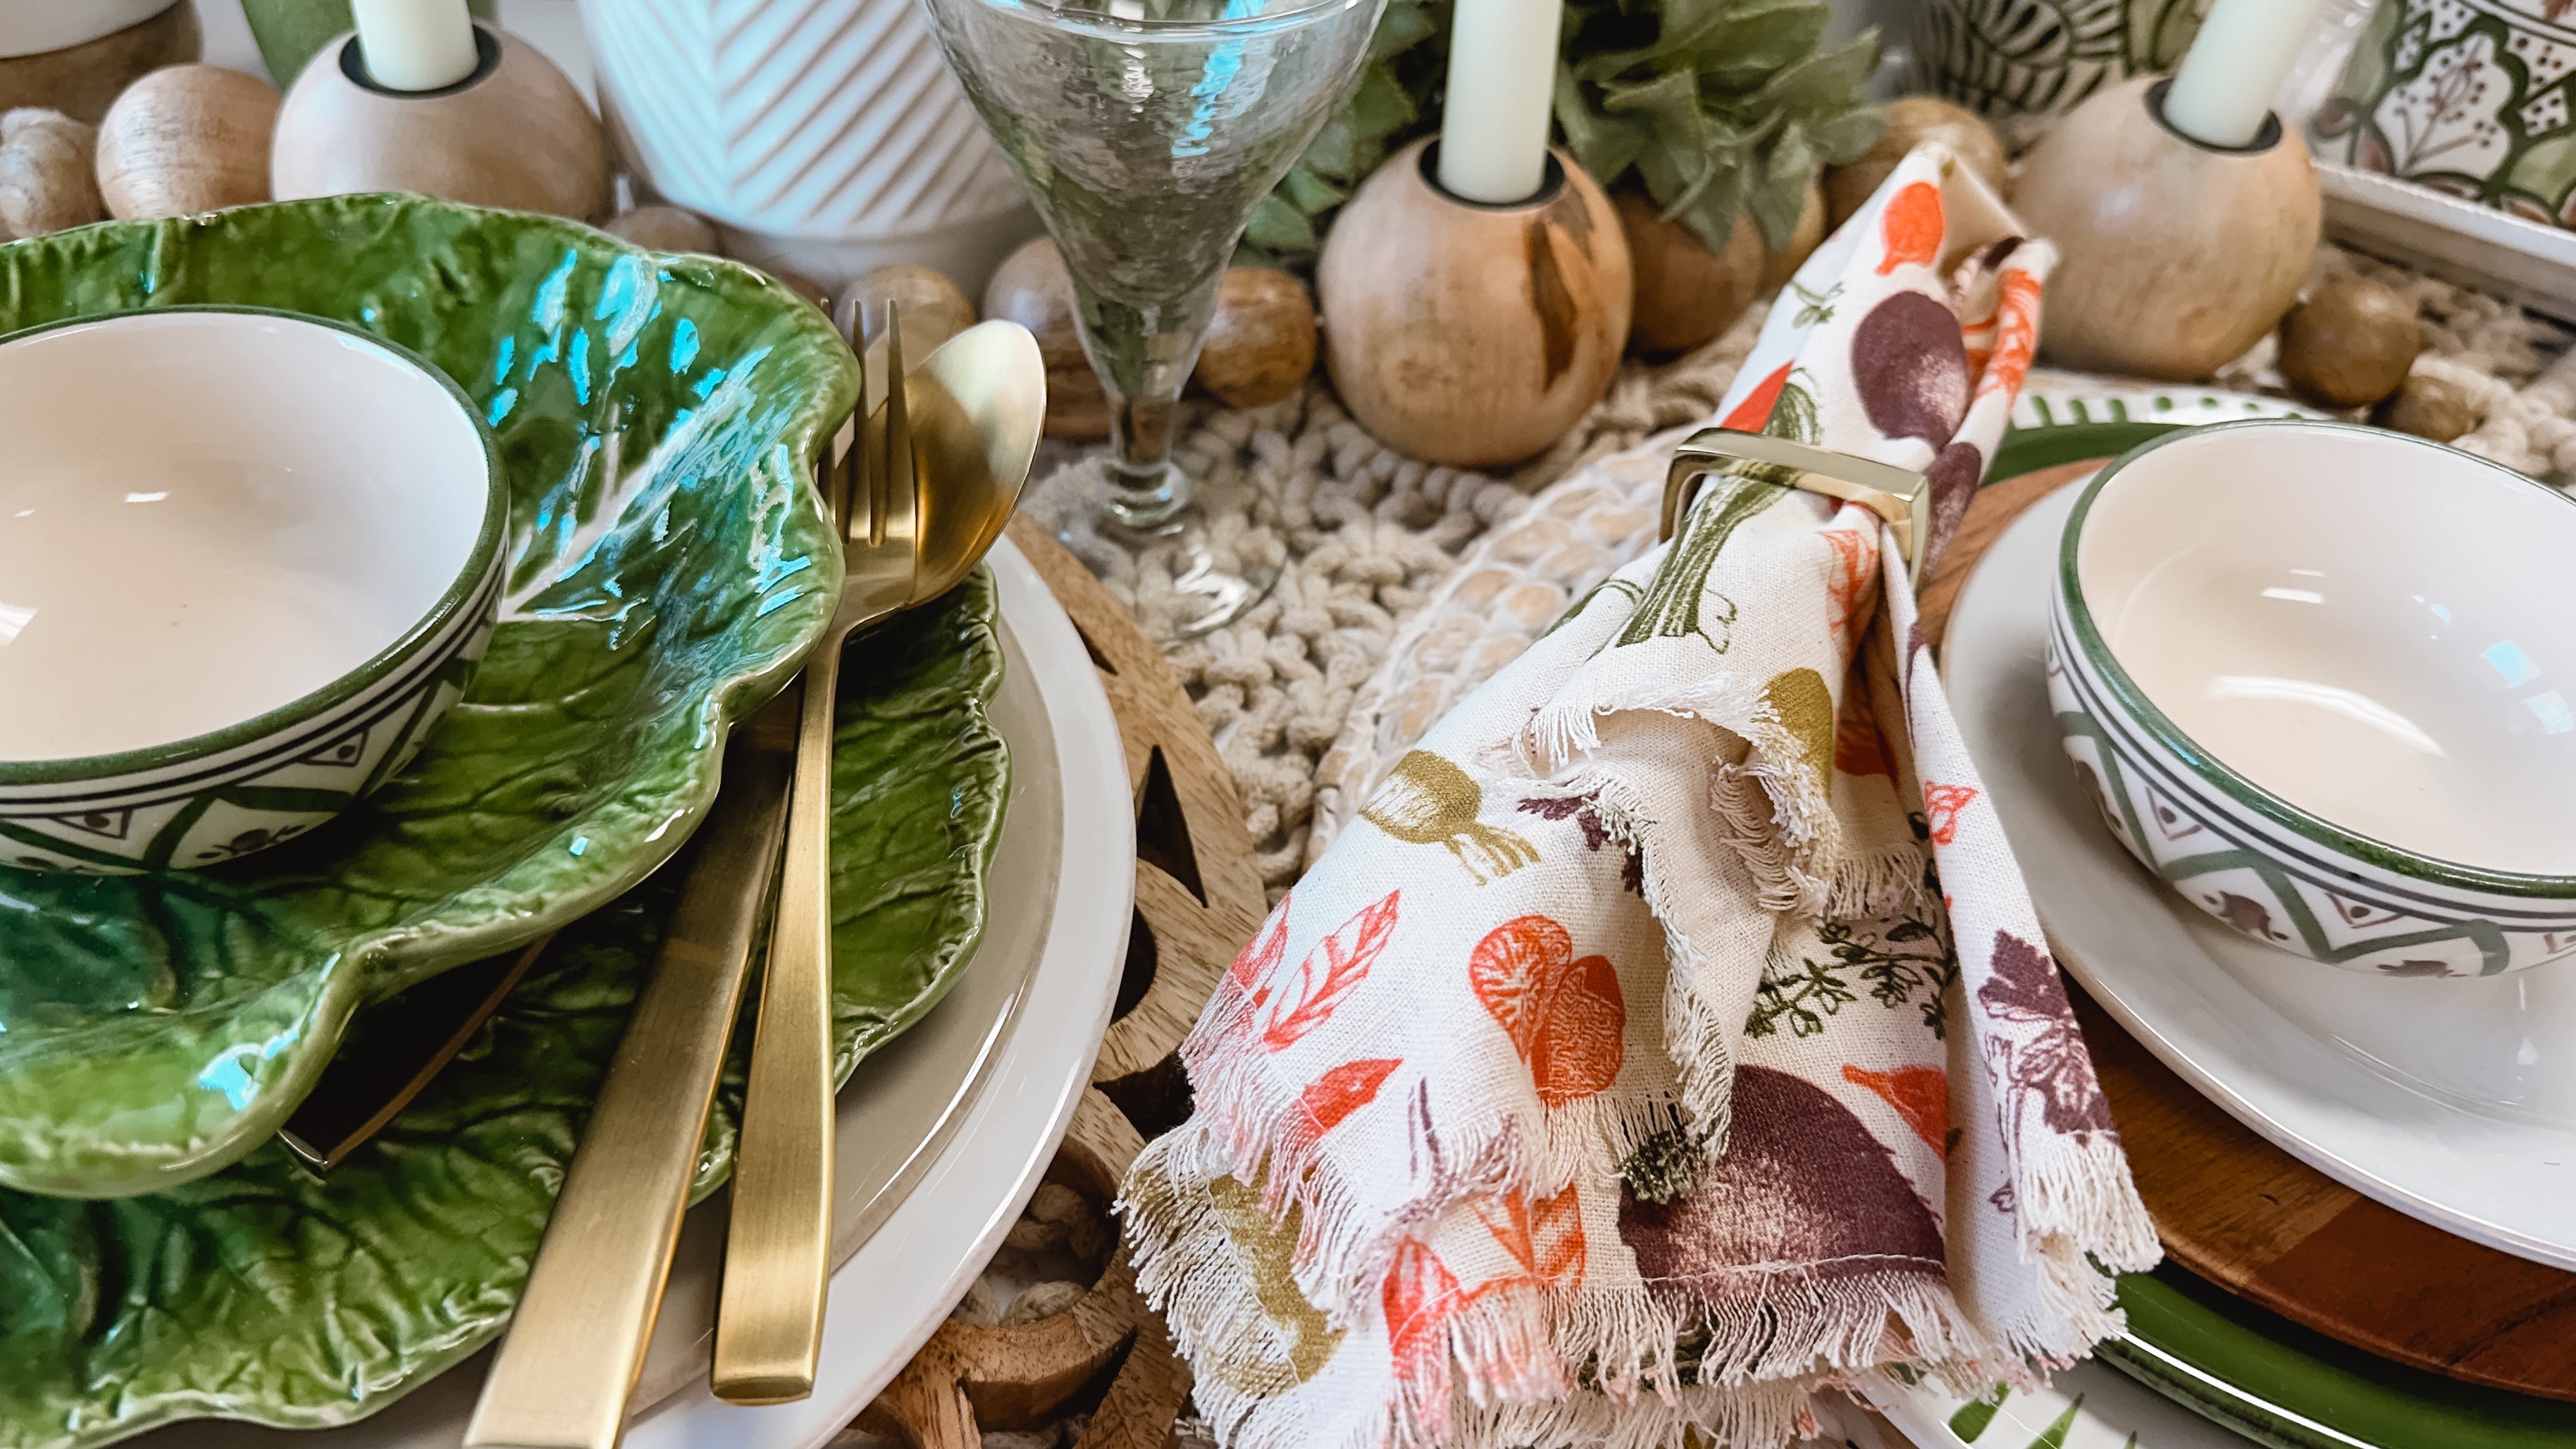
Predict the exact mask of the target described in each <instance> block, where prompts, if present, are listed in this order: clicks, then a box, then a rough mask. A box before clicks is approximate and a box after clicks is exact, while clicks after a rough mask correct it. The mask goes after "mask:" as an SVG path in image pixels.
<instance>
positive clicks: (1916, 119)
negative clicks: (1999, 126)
mask: <svg viewBox="0 0 2576 1449" xmlns="http://www.w3.org/2000/svg"><path fill="white" fill-rule="evenodd" d="M1885 109H1886V112H1887V129H1886V130H1884V131H1882V132H1880V133H1879V137H1878V141H1877V143H1876V144H1875V145H1873V146H1871V147H1870V148H1869V149H1868V150H1866V151H1864V152H1862V153H1861V154H1860V155H1858V156H1856V157H1854V158H1852V159H1851V160H1849V161H1846V162H1844V163H1843V164H1842V165H1840V166H1829V167H1827V168H1826V169H1825V202H1826V210H1827V212H1828V216H1829V219H1830V220H1831V221H1832V222H1833V224H1834V225H1836V226H1840V225H1842V224H1843V223H1844V222H1847V221H1849V220H1851V219H1852V216H1853V215H1854V214H1855V213H1857V212H1858V211H1859V210H1860V209H1861V208H1862V207H1864V206H1866V205H1868V204H1869V199H1870V197H1872V196H1874V195H1876V194H1877V193H1878V187H1879V183H1880V182H1882V181H1885V180H1886V179H1887V177H1888V173H1890V172H1892V171H1894V170H1895V169H1896V163H1897V162H1899V161H1902V160H1904V159H1905V157H1906V153H1908V152H1910V151H1912V150H1913V149H1914V148H1915V147H1917V146H1920V145H1922V144H1923V143H1924V142H1926V141H1938V142H1940V143H1941V144H1942V145H1944V146H1947V147H1949V148H1950V154H1951V155H1953V156H1956V157H1958V158H1959V164H1960V165H1962V166H1965V167H1966V168H1968V169H1969V170H1970V171H1972V172H1975V173H1976V176H1977V179H1978V180H1980V181H1983V182H1984V183H1986V185H1988V186H1990V187H1992V188H1994V193H1995V195H1997V196H2001V195H2003V194H2004V189H2005V187H2006V185H2007V184H2008V182H2009V180H2010V178H2011V174H2012V167H2011V163H2010V162H2009V161H2008V160H2006V159H2005V156H2004V143H2003V139H2002V138H2001V137H1999V136H1997V135H1996V134H1995V128H1994V127H1992V126H1989V125H1987V124H1986V120H1985V118H1984V117H1983V116H1980V115H1978V114H1977V113H1976V112H1974V111H1972V110H1969V109H1968V108H1967V107H1965V106H1958V105H1952V104H1951V103H1950V102H1948V101H1945V100H1942V99H1940V98H1939V97H1937V96H1902V97H1899V98H1898V99H1896V100H1892V101H1889V102H1888V103H1887V106H1886V108H1885Z"/></svg>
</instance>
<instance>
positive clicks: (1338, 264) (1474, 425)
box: [1314, 139, 1633, 468]
mask: <svg viewBox="0 0 2576 1449" xmlns="http://www.w3.org/2000/svg"><path fill="white" fill-rule="evenodd" d="M1430 147H1432V142H1430V139H1425V142H1414V144H1412V147H1404V149H1401V152H1396V154H1394V157H1388V160H1386V165H1381V167H1378V170H1376V175H1370V178H1368V183H1365V185H1360V193H1358V196H1352V198H1350V203H1347V206H1345V208H1342V214H1340V216H1334V221H1332V232H1329V234H1327V237H1324V255H1321V257H1319V260H1316V270H1314V281H1316V293H1319V296H1321V304H1324V365H1327V368H1329V371H1332V386H1334V391H1340V394H1342V407H1347V409H1350V414H1352V417H1355V420H1358V422H1360V427H1365V430H1368V432H1370V435H1376V438H1378V440H1381V443H1386V445H1388V448H1394V450H1399V453H1409V456H1414V458H1422V461H1430V463H1450V466H1461V468H1484V466H1494V463H1517V461H1522V458H1528V456H1533V453H1540V450H1546V448H1548V445H1551V443H1556V440H1558V438H1564V435H1566V430H1569V427H1574V422H1577V420H1579V417H1582V414H1584V409H1589V407H1592V404H1595V401H1600V399H1602V394H1605V391H1610V378H1613V376H1615V373H1618V358H1620V353H1623V350H1625V347H1628V309H1631V304H1633V296H1631V286H1633V278H1631V265H1628V237H1625V234H1623V232H1620V221H1618V208H1613V206H1610V198H1607V196H1602V188H1600V185H1597V183H1595V180H1592V178H1589V175H1584V170H1582V167H1579V165H1574V157H1569V154H1564V152H1551V165H1548V178H1551V185H1546V188H1540V193H1538V196H1535V198H1530V201H1525V203H1520V206H1476V203H1468V201H1458V198H1453V196H1448V193H1445V190H1440V185H1437V183H1435V180H1432V165H1430V162H1432V149H1430Z"/></svg>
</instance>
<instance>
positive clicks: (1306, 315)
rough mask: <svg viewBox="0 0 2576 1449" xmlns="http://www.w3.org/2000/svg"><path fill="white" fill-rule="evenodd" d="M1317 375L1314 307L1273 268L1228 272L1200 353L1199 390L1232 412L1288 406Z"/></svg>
mask: <svg viewBox="0 0 2576 1449" xmlns="http://www.w3.org/2000/svg"><path fill="white" fill-rule="evenodd" d="M1314 370H1315V303H1314V299H1312V298H1310V297H1308V296H1307V295H1306V284H1305V283H1303V282H1300V281H1298V280H1297V279H1296V278H1295V277H1292V276H1290V275H1288V274H1287V273H1286V272H1283V271H1279V270H1277V269H1276V268H1272V267H1228V268H1226V269H1225V276H1224V278H1223V279H1222V280H1220V281H1219V282H1218V283H1217V289H1216V315H1215V316H1214V317H1212V318H1210V319H1209V320H1208V325H1207V336H1206V345H1204V346H1203V347H1201V348H1200V349H1199V362H1198V369H1197V371H1195V372H1194V373H1192V374H1191V376H1192V377H1193V378H1195V379H1196V380H1197V382H1198V385H1199V386H1201V387H1203V388H1206V389H1207V390H1208V391H1209V392H1210V393H1213V394H1214V395H1215V396H1216V400H1217V401H1219V402H1221V403H1224V404H1225V405H1226V406H1227V407H1230V408H1257V407H1263V406H1267V405H1268V404H1270V403H1275V402H1285V401H1287V400H1288V399H1290V398H1292V397H1295V396H1296V395H1297V394H1298V393H1299V392H1301V391H1303V390H1304V389H1305V386H1306V377H1307V375H1308V374H1309V373H1312V372H1313V371H1314Z"/></svg>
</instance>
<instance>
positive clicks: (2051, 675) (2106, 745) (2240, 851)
mask: <svg viewBox="0 0 2576 1449" xmlns="http://www.w3.org/2000/svg"><path fill="white" fill-rule="evenodd" d="M2048 656H2049V657H2048V685H2049V694H2050V695H2051V696H2052V698H2051V703H2052V704H2054V705H2055V706H2056V707H2057V708H2056V714H2057V728H2058V731H2059V732H2060V733H2061V734H2062V735H2063V736H2064V737H2065V739H2066V745H2067V754H2068V756H2069V757H2070V758H2072V759H2074V761H2075V762H2076V763H2077V764H2079V765H2084V766H2088V767H2097V768H2098V769H2099V771H2100V778H2101V781H2102V785H2103V790H2102V792H2101V795H2097V796H2096V797H2095V801H2094V803H2095V805H2096V807H2097V808H2104V807H2107V806H2110V805H2116V807H2117V808H2118V810H2119V812H2120V818H2119V819H2117V820H2112V821H2109V822H2108V823H2109V824H2110V825H2111V830H2112V834H2114V835H2117V836H2119V837H2120V844H2121V845H2122V846H2124V847H2125V848H2127V850H2128V852H2129V854H2130V855H2132V856H2134V857H2136V858H2137V860H2138V862H2139V863H2140V864H2142V865H2144V866H2146V867H2147V868H2148V869H2149V870H2152V871H2154V872H2155V873H2156V874H2157V875H2159V876H2161V877H2163V878H2164V880H2165V882H2166V883H2167V884H2169V885H2172V886H2173V887H2175V888H2176V890H2177V891H2179V892H2180V893H2181V894H2182V895H2183V896H2184V897H2186V898H2187V899H2189V900H2190V901H2191V902H2192V904H2194V905H2197V906H2199V907H2200V908H2201V909H2202V910H2204V911H2207V912H2209V914H2211V915H2213V916H2216V917H2217V918H2218V919H2220V920H2222V921H2225V922H2226V923H2227V924H2228V925H2230V926H2233V927H2235V928H2236V929H2237V930H2239V931H2241V932H2244V933H2245V934H2247V935H2249V936H2254V937H2256V938H2257V939H2261V940H2263V941H2264V942H2265V944H2267V945H2272V946H2281V945H2285V944H2286V943H2285V942H2284V941H2282V940H2279V939H2276V938H2273V937H2269V936H2264V935H2262V933H2261V929H2260V928H2262V927H2268V926H2269V925H2270V923H2271V918H2270V916H2269V915H2268V914H2267V915H2263V916H2260V917H2258V918H2252V919H2246V918H2240V917H2239V916H2234V915H2230V914H2229V913H2228V912H2227V911H2226V910H2225V909H2224V908H2223V903H2222V904H2221V905H2213V904H2212V903H2210V902H2209V901H2207V900H2204V899H2203V898H2202V897H2201V896H2200V895H2198V894H2197V893H2195V892H2193V891H2191V890H2189V889H2187V888H2186V887H2188V885H2189V884H2190V883H2191V882H2193V881H2195V880H2199V879H2201V878H2203V877H2206V876H2210V875H2215V874H2218V873H2220V872H2225V871H2244V872H2247V873H2249V874H2251V875H2253V876H2254V877H2255V878H2256V879H2257V880H2260V881H2261V882H2262V883H2263V885H2264V887H2265V890H2266V893H2267V894H2268V895H2269V896H2270V898H2271V901H2272V903H2273V904H2275V905H2277V906H2278V907H2279V908H2280V910H2281V913H2282V914H2283V915H2285V916H2287V917H2288V918H2289V921H2290V924H2291V925H2292V926H2294V927H2295V928H2296V929H2297V931H2298V936H2299V948H2300V949H2299V954H2301V955H2303V956H2306V957H2308V958H2309V959H2310V960H2314V961H2321V962H2324V963H2325V964H2327V965H2330V966H2343V965H2350V964H2352V963H2355V962H2358V961H2361V960H2363V959H2365V958H2368V957H2372V956H2376V955H2379V954H2380V953H2382V952H2387V951H2400V950H2409V949H2414V948H2418V947H2423V946H2433V945H2440V944H2443V943H2446V942H2451V941H2466V942H2468V943H2469V944H2470V945H2471V946H2473V947H2475V948H2476V950H2477V952H2478V967H2477V970H2476V972H2475V973H2474V974H2476V975H2480V976H2493V975H2495V974H2497V973H2498V972H2501V971H2505V970H2509V969H2511V967H2512V965H2513V949H2512V946H2511V945H2510V943H2508V942H2507V941H2506V939H2505V933H2504V932H2503V930H2502V929H2500V928H2499V927H2498V926H2497V925H2496V924H2495V923H2494V922H2493V921H2489V920H2483V919H2471V920H2467V921H2463V922H2459V923H2457V924H2448V925H2445V924H2438V923H2435V924H2430V925H2428V926H2426V927H2425V928H2423V929H2419V930H2414V931H2410V932H2406V933H2404V934H2400V935H2379V936H2370V937H2365V938H2362V939H2359V940H2349V941H2344V942H2342V943H2337V942H2336V941H2335V940H2334V939H2333V938H2332V937H2331V936H2329V935H2328V934H2327V931H2326V928H2325V925H2324V923H2323V922H2321V921H2320V920H2319V919H2318V918H2317V914H2316V912H2315V910H2314V909H2313V908H2312V907H2311V906H2310V905H2309V903H2308V900H2307V897H2306V895H2305V893H2304V892H2303V891H2302V890H2301V889H2300V887H2301V886H2302V885H2304V884H2306V883H2305V882H2302V881H2300V880H2299V879H2298V878H2297V877H2295V876H2293V875H2291V874H2290V873H2289V872H2288V871H2285V870H2283V869H2282V868H2281V867H2280V865H2279V864H2278V863H2277V862H2275V861H2273V860H2272V859H2270V858H2269V857H2267V856H2264V855H2262V854H2260V853H2259V852H2256V851H2252V850H2248V849H2246V848H2244V847H2243V846H2242V845H2237V844H2235V842H2234V841H2233V840H2232V838H2231V837H2230V836H2229V835H2228V834H2227V832H2226V831H2225V830H2224V829H2222V828H2221V827H2219V826H2216V825H2213V824H2211V823H2210V822H2209V821H2207V820H2205V819H2202V818H2201V816H2200V814H2199V813H2198V812H2197V811H2196V810H2190V809H2187V808H2186V807H2189V806H2192V805H2196V804H2197V802H2195V801H2192V800H2190V799H2189V798H2188V797H2181V798H2175V799H2169V800H2166V801H2165V803H2166V804H2167V806H2168V807H2169V808H2173V809H2176V810H2180V811H2183V813H2184V814H2185V817H2186V818H2187V819H2189V820H2190V821H2191V823H2192V824H2193V825H2194V826H2196V827H2198V828H2200V829H2203V830H2207V831H2209V832H2210V833H2211V834H2212V835H2215V836H2217V837H2218V838H2220V839H2222V840H2228V841H2229V842H2230V844H2231V846H2232V847H2233V848H2231V849H2227V850H2211V851H2203V852H2200V853H2198V854H2194V855H2183V856H2175V857H2173V858H2172V859H2169V860H2159V859H2157V858H2156V856H2155V853H2154V851H2153V850H2152V849H2150V848H2148V846H2147V844H2146V842H2147V840H2148V839H2149V838H2150V837H2149V836H2148V835H2147V827H2146V822H2145V820H2144V819H2143V818H2142V817H2141V816H2140V815H2139V814H2138V806H2137V800H2136V797H2135V795H2134V794H2133V793H2132V786H2131V784H2130V781H2129V778H2128V775H2129V772H2128V771H2127V770H2125V769H2124V768H2123V767H2122V766H2123V762H2122V759H2121V756H2120V754H2119V751H2118V749H2117V748H2116V747H2115V746H2114V744H2113V742H2112V739H2111V737H2110V734H2109V733H2108V732H2107V731H2105V730H2104V729H2103V728H2102V726H2101V725H2100V724H2099V723H2098V722H2096V721H2095V720H2094V718H2093V716H2092V715H2091V714H2089V713H2087V712H2086V711H2085V710H2084V709H2083V708H2082V707H2081V706H2080V705H2077V704H2076V703H2075V701H2074V700H2073V698H2072V696H2071V694H2070V693H2069V692H2068V690H2069V686H2067V685H2066V684H2064V683H2063V682H2062V681H2063V674H2064V671H2063V668H2062V666H2061V665H2060V663H2059V660H2058V654H2057V643H2056V641H2055V640H2054V639H2051V640H2050V641H2049V650H2048ZM2079 739H2080V740H2083V741H2087V742H2089V743H2090V744H2091V745H2092V754H2093V757H2092V758H2091V759H2089V760H2088V759H2086V758H2085V756H2084V754H2083V753H2081V752H2080V751H2079V750H2078V749H2077V746H2076V742H2077V741H2078V740H2079ZM2145 788H2151V787H2145ZM2102 795H2107V796H2108V797H2109V799H2108V800H2107V801H2105V800H2104V799H2103V798H2102ZM2158 798H2159V799H2164V798H2165V797H2163V796H2162V795H2161V794H2160V795H2159V796H2158ZM2231 894H2232V893H2231ZM2383 909H2384V908H2383ZM2389 916H2390V918H2389V919H2386V920H2381V921H2377V922H2374V923H2373V924H2374V925H2377V926H2390V925H2395V924H2397V923H2398V922H2399V921H2421V920H2423V918H2422V917H2420V916H2406V915H2401V914H2398V913H2395V912H2390V913H2389ZM2381 969H2382V970H2391V971H2395V972H2396V974H2418V973H2412V972H2407V971H2404V970H2403V969H2402V968H2401V967H2399V966H2398V965H2397V964H2395V963H2391V964H2388V965H2383V966H2382V967H2381ZM2420 974H2431V973H2430V972H2429V971H2425V972H2423V973H2420ZM2446 974H2467V973H2447V968H2446Z"/></svg>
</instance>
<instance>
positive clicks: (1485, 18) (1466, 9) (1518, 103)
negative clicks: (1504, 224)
mask: <svg viewBox="0 0 2576 1449" xmlns="http://www.w3.org/2000/svg"><path fill="white" fill-rule="evenodd" d="M1564 9H1565V6H1564V0H1458V6H1457V12H1456V13H1457V18H1456V20H1455V21H1454V22H1452V26H1451V30H1450V36H1449V95H1448V99H1447V101H1446V102H1445V103H1444V104H1445V108H1444V110H1443V111H1442V113H1441V117H1440V185H1441V186H1442V188H1443V189H1445V190H1447V191H1448V192H1449V193H1450V194H1451V195H1453V196H1457V197H1459V198H1461V199H1463V200H1467V201H1481V202H1486V203H1488V204H1492V205H1498V206H1508V205H1510V204H1512V203H1513V202H1516V201H1527V200H1529V199H1530V198H1531V197H1532V196H1535V195H1536V194H1538V188H1539V185H1540V183H1541V182H1543V181H1545V180H1546V179H1547V131H1548V117H1549V113H1550V108H1551V104H1552V102H1553V101H1554V99H1555V95H1556V31H1557V25H1558V22H1559V21H1560V20H1561V19H1562V18H1563V15H1564Z"/></svg>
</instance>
